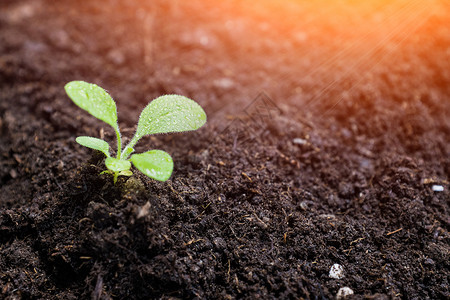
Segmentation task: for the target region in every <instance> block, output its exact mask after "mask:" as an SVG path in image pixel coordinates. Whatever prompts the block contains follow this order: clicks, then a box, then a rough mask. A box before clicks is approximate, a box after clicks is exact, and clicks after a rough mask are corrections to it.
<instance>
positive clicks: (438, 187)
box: [431, 184, 444, 192]
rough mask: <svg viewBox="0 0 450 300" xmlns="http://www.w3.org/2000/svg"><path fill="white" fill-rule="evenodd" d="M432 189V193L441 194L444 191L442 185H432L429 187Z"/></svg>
mask: <svg viewBox="0 0 450 300" xmlns="http://www.w3.org/2000/svg"><path fill="white" fill-rule="evenodd" d="M431 188H432V189H433V191H434V192H443V191H444V187H443V186H442V185H437V184H435V185H433V186H432V187H431Z"/></svg>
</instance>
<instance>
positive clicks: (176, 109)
mask: <svg viewBox="0 0 450 300" xmlns="http://www.w3.org/2000/svg"><path fill="white" fill-rule="evenodd" d="M205 122H206V114H205V112H204V110H203V109H202V108H201V106H200V105H198V104H197V103H196V102H195V101H193V100H191V99H189V98H186V97H184V96H179V95H165V96H161V97H158V98H156V99H155V100H153V101H152V102H150V103H149V104H148V105H147V106H146V107H145V108H144V110H143V111H142V113H141V116H140V117H139V123H138V127H137V130H136V134H135V140H136V141H137V140H139V139H140V138H141V137H143V136H144V135H147V134H155V133H168V132H182V131H189V130H196V129H198V128H200V127H202V126H203V124H205Z"/></svg>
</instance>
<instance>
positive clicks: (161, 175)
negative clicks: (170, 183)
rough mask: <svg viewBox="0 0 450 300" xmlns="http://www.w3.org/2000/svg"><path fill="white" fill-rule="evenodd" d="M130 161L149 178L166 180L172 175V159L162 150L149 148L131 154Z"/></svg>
mask: <svg viewBox="0 0 450 300" xmlns="http://www.w3.org/2000/svg"><path fill="white" fill-rule="evenodd" d="M131 162H132V163H133V165H134V166H135V167H136V168H137V169H138V170H139V171H141V172H142V173H144V174H145V175H147V176H148V177H150V178H153V179H156V180H159V181H166V180H167V179H169V177H170V175H172V171H173V160H172V157H171V156H170V154H169V153H167V152H164V151H162V150H151V151H147V152H145V153H140V154H133V155H132V156H131Z"/></svg>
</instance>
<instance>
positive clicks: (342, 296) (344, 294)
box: [336, 287, 354, 300]
mask: <svg viewBox="0 0 450 300" xmlns="http://www.w3.org/2000/svg"><path fill="white" fill-rule="evenodd" d="M353 294H354V293H353V290H352V289H351V288H349V287H342V288H340V289H339V291H338V292H337V294H336V300H340V299H345V297H347V296H348V295H353Z"/></svg>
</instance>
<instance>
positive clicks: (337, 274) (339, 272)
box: [329, 264, 344, 279]
mask: <svg viewBox="0 0 450 300" xmlns="http://www.w3.org/2000/svg"><path fill="white" fill-rule="evenodd" d="M329 276H330V278H334V279H342V278H344V267H342V266H341V265H340V264H334V265H332V266H331V269H330V274H329Z"/></svg>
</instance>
